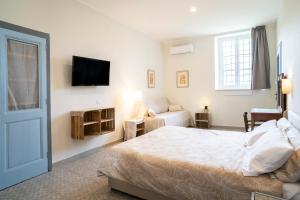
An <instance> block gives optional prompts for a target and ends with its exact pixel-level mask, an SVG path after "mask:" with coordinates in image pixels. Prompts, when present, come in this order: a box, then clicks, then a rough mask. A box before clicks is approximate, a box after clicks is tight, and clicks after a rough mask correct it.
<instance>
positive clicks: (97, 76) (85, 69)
mask: <svg viewBox="0 0 300 200" xmlns="http://www.w3.org/2000/svg"><path fill="white" fill-rule="evenodd" d="M72 65H73V69H72V86H101V85H104V86H105V85H109V70H110V62H109V61H104V60H96V59H92V58H84V57H79V56H73V64H72Z"/></svg>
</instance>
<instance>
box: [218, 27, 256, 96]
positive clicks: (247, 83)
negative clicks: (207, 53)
mask: <svg viewBox="0 0 300 200" xmlns="http://www.w3.org/2000/svg"><path fill="white" fill-rule="evenodd" d="M215 46H216V49H215V52H216V53H215V54H216V55H215V56H216V83H215V84H216V89H217V90H240V89H251V77H252V76H251V73H252V67H251V65H252V60H251V58H252V55H251V46H252V45H251V33H250V31H247V32H240V33H234V34H230V35H222V36H217V37H216V38H215Z"/></svg>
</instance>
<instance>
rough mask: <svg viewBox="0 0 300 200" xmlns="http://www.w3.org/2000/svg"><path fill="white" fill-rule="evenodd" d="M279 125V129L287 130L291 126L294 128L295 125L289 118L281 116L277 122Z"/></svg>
mask: <svg viewBox="0 0 300 200" xmlns="http://www.w3.org/2000/svg"><path fill="white" fill-rule="evenodd" d="M277 127H278V128H279V129H281V130H282V131H287V130H288V129H289V128H293V125H292V124H291V122H290V121H289V120H287V119H286V118H281V119H280V120H278V122H277Z"/></svg>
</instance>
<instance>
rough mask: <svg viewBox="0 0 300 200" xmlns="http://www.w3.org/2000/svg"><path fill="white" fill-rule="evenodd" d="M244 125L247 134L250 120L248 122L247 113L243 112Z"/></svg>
mask: <svg viewBox="0 0 300 200" xmlns="http://www.w3.org/2000/svg"><path fill="white" fill-rule="evenodd" d="M243 117H244V124H245V132H248V131H249V128H250V126H251V120H248V113H247V112H244V115H243Z"/></svg>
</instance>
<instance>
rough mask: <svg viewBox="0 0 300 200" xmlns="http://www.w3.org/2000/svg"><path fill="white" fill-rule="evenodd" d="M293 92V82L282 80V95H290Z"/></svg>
mask: <svg viewBox="0 0 300 200" xmlns="http://www.w3.org/2000/svg"><path fill="white" fill-rule="evenodd" d="M291 90H292V82H291V80H290V79H282V80H281V91H282V94H289V93H290V92H291Z"/></svg>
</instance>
